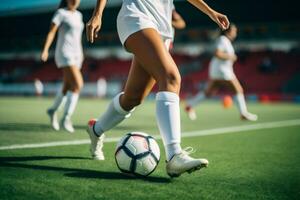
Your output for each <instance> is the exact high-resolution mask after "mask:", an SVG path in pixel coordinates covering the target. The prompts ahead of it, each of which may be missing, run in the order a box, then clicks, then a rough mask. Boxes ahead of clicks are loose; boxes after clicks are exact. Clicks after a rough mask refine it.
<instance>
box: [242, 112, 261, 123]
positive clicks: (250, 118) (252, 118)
mask: <svg viewBox="0 0 300 200" xmlns="http://www.w3.org/2000/svg"><path fill="white" fill-rule="evenodd" d="M257 118H258V117H257V115H255V114H252V113H249V112H248V113H245V114H242V115H241V119H242V120H248V121H252V122H255V121H257Z"/></svg>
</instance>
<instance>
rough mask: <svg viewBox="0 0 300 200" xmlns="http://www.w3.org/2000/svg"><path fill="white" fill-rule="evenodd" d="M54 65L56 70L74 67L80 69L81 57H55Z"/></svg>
mask: <svg viewBox="0 0 300 200" xmlns="http://www.w3.org/2000/svg"><path fill="white" fill-rule="evenodd" d="M54 59H55V63H56V65H57V67H58V68H63V67H70V66H75V67H78V68H79V69H81V66H82V62H83V56H81V55H79V56H74V55H73V56H64V55H55V58H54Z"/></svg>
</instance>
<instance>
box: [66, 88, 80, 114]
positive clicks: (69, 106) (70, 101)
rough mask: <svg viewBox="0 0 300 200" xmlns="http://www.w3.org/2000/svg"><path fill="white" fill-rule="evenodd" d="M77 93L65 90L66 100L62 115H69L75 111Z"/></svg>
mask: <svg viewBox="0 0 300 200" xmlns="http://www.w3.org/2000/svg"><path fill="white" fill-rule="evenodd" d="M78 98H79V94H78V93H74V92H70V91H68V92H67V102H66V105H65V111H64V117H71V116H72V114H73V113H74V111H75V108H76V105H77V102H78Z"/></svg>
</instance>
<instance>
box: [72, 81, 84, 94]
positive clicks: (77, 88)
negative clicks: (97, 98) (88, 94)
mask: <svg viewBox="0 0 300 200" xmlns="http://www.w3.org/2000/svg"><path fill="white" fill-rule="evenodd" d="M82 87H83V82H80V81H79V82H76V83H74V84H73V85H72V88H71V90H72V92H75V93H79V92H80V91H81V89H82Z"/></svg>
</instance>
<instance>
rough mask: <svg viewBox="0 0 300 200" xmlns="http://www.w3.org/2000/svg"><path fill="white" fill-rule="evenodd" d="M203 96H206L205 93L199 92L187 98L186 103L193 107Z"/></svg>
mask: <svg viewBox="0 0 300 200" xmlns="http://www.w3.org/2000/svg"><path fill="white" fill-rule="evenodd" d="M205 98H206V95H205V93H204V92H199V93H198V94H197V95H196V96H195V97H193V98H191V99H189V100H187V105H188V106H191V107H195V106H196V105H197V104H199V103H200V102H201V101H203V100H204V99H205Z"/></svg>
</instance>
